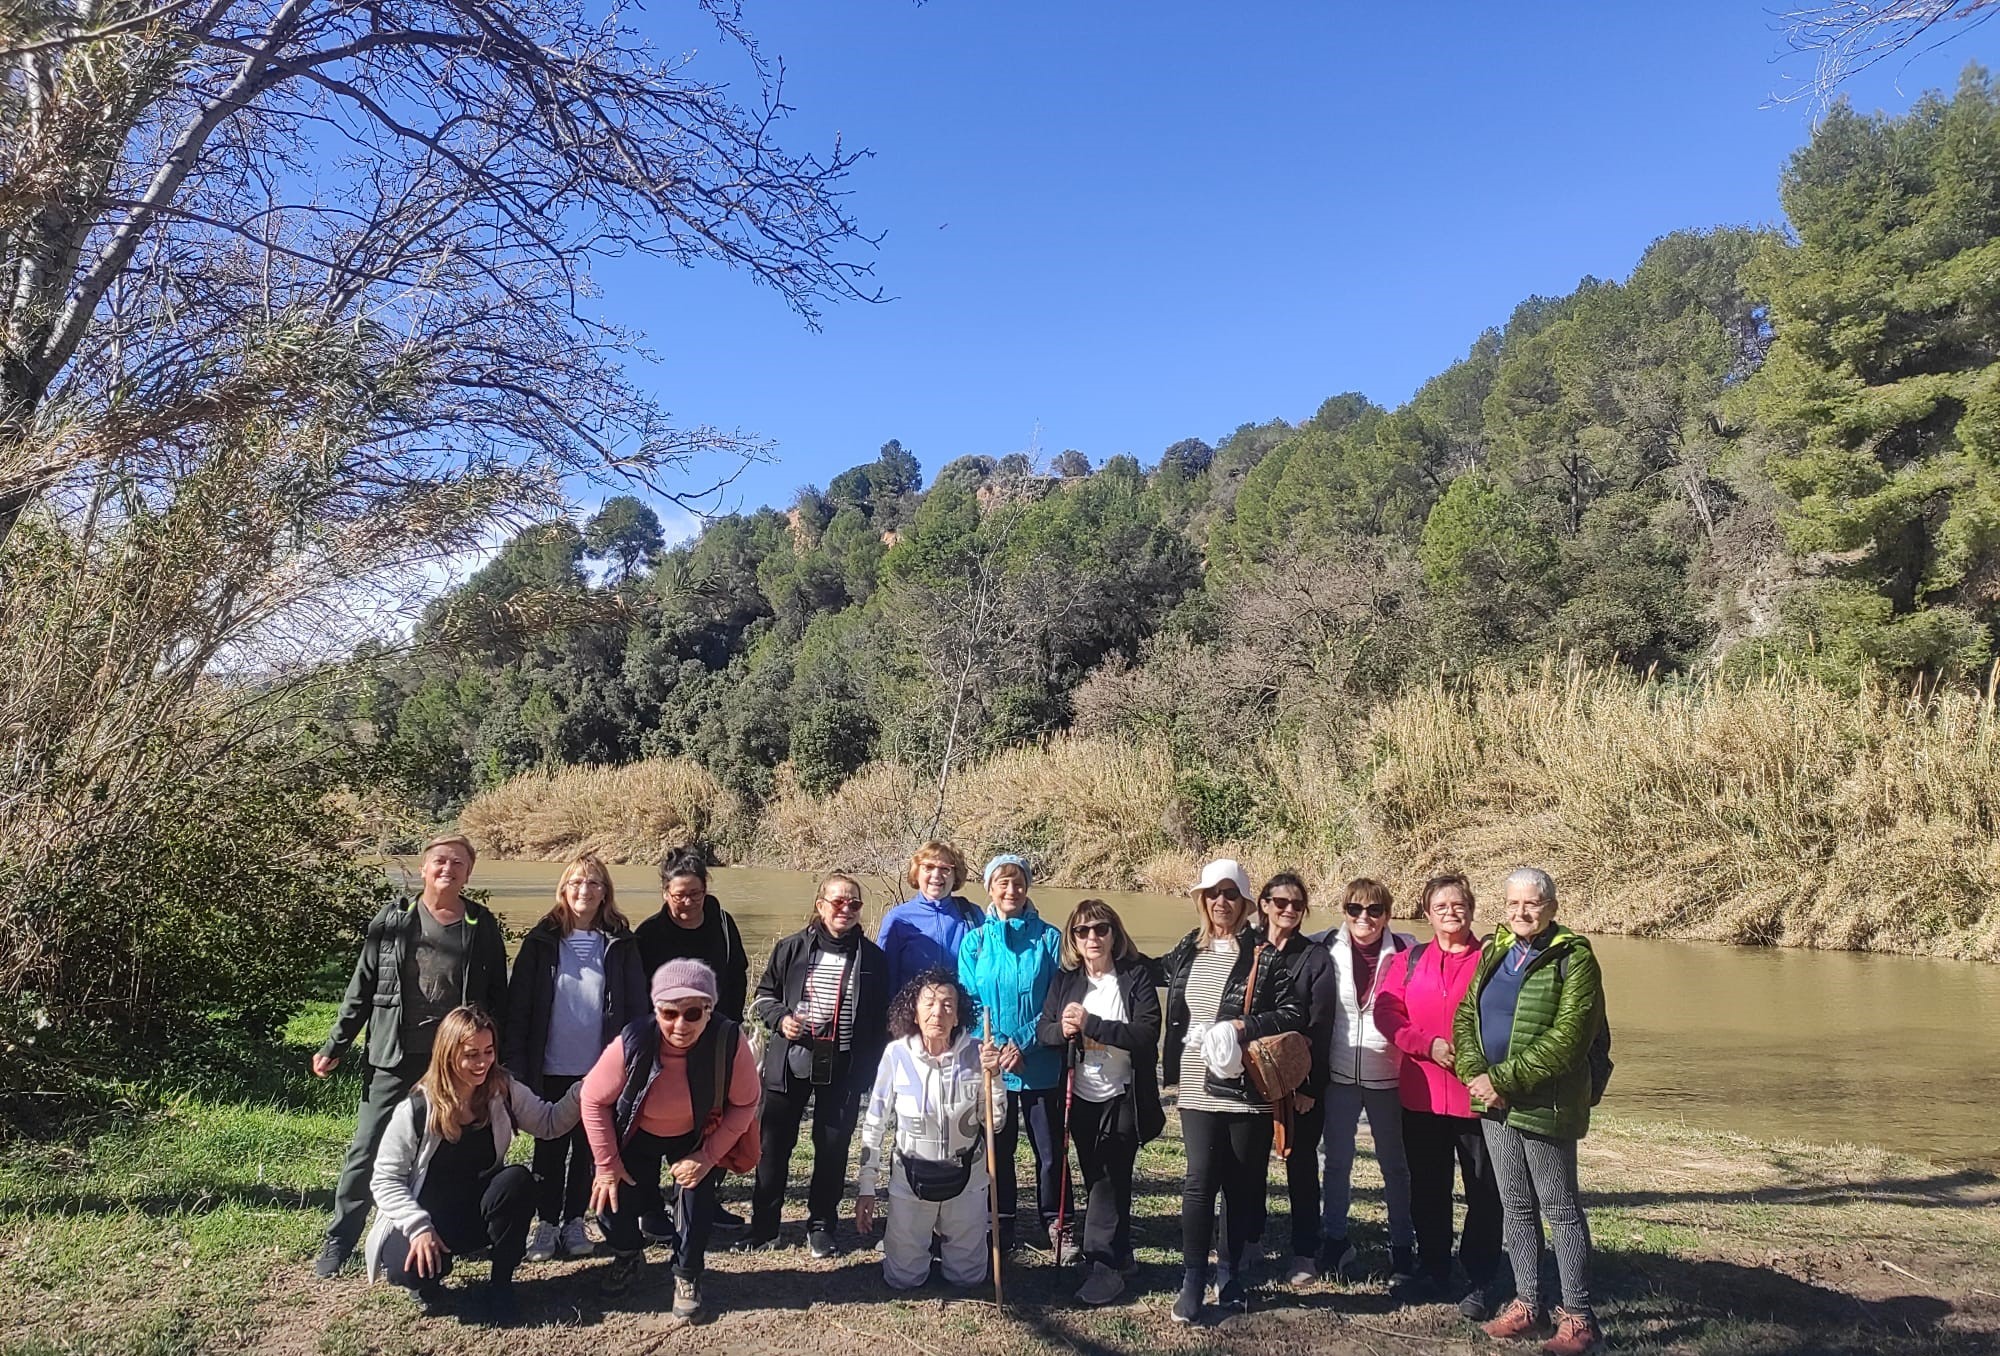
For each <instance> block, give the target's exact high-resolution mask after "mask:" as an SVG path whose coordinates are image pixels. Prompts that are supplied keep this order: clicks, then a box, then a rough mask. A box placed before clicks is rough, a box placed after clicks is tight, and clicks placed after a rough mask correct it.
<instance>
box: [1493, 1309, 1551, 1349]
mask: <svg viewBox="0 0 2000 1356" xmlns="http://www.w3.org/2000/svg"><path fill="white" fill-rule="evenodd" d="M1547 1326H1548V1325H1547V1324H1546V1323H1544V1322H1543V1321H1542V1316H1541V1315H1540V1314H1538V1313H1536V1312H1535V1311H1534V1310H1533V1309H1532V1308H1530V1307H1529V1305H1528V1302H1527V1301H1526V1300H1523V1299H1517V1300H1514V1301H1512V1302H1511V1303H1509V1304H1508V1305H1507V1307H1506V1308H1505V1309H1502V1310H1501V1311H1500V1313H1499V1316H1498V1317H1496V1318H1494V1319H1493V1320H1492V1321H1491V1322H1487V1323H1482V1324H1480V1325H1479V1328H1480V1331H1481V1332H1484V1333H1485V1334H1486V1335H1487V1336H1488V1337H1491V1338H1493V1339H1494V1340H1495V1341H1500V1342H1519V1341H1523V1340H1525V1339H1527V1338H1530V1337H1539V1336H1541V1334H1542V1330H1543V1329H1544V1328H1546V1327H1547Z"/></svg>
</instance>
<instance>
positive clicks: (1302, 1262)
mask: <svg viewBox="0 0 2000 1356" xmlns="http://www.w3.org/2000/svg"><path fill="white" fill-rule="evenodd" d="M1318 1279H1319V1263H1318V1262H1315V1261H1313V1259H1312V1258H1310V1257H1294V1258H1293V1259H1292V1264H1291V1265H1290V1266H1289V1267H1287V1268H1285V1284H1286V1285H1311V1284H1312V1283H1313V1282H1314V1281H1316V1280H1318Z"/></svg>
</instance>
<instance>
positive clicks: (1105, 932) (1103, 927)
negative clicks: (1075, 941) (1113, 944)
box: [1069, 923, 1111, 937]
mask: <svg viewBox="0 0 2000 1356" xmlns="http://www.w3.org/2000/svg"><path fill="white" fill-rule="evenodd" d="M1069 935H1070V936H1072V937H1109V936H1110V935H1111V924H1109V923H1078V924H1077V925H1076V926H1075V927H1073V928H1071V929H1070V930H1069Z"/></svg>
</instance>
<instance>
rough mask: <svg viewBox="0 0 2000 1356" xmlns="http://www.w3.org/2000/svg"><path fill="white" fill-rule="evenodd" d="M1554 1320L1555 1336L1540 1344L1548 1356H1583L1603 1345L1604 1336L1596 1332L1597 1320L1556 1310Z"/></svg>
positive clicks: (1587, 1315) (1586, 1315) (1584, 1315)
mask: <svg viewBox="0 0 2000 1356" xmlns="http://www.w3.org/2000/svg"><path fill="white" fill-rule="evenodd" d="M1555 1320H1556V1335H1555V1336H1554V1337H1551V1338H1550V1339H1549V1340H1548V1341H1546V1342H1544V1343H1542V1350H1543V1351H1545V1352H1547V1353H1548V1356H1585V1354H1586V1353H1587V1352H1592V1351H1596V1350H1597V1349H1598V1348H1599V1347H1600V1346H1603V1345H1604V1334H1603V1333H1602V1332H1600V1331H1598V1328H1597V1320H1596V1319H1595V1318H1592V1317H1591V1316H1590V1315H1589V1314H1572V1313H1570V1312H1568V1311H1567V1310H1564V1309H1558V1310H1556V1312H1555Z"/></svg>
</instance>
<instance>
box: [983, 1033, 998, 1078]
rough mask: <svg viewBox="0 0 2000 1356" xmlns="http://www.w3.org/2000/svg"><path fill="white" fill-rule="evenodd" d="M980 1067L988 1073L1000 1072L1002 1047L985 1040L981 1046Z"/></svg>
mask: <svg viewBox="0 0 2000 1356" xmlns="http://www.w3.org/2000/svg"><path fill="white" fill-rule="evenodd" d="M979 1067H980V1068H982V1069H984V1070H986V1072H988V1073H998V1072H1000V1047H999V1046H997V1045H995V1044H994V1043H993V1042H992V1041H985V1042H983V1043H981V1045H980V1047H979Z"/></svg>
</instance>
